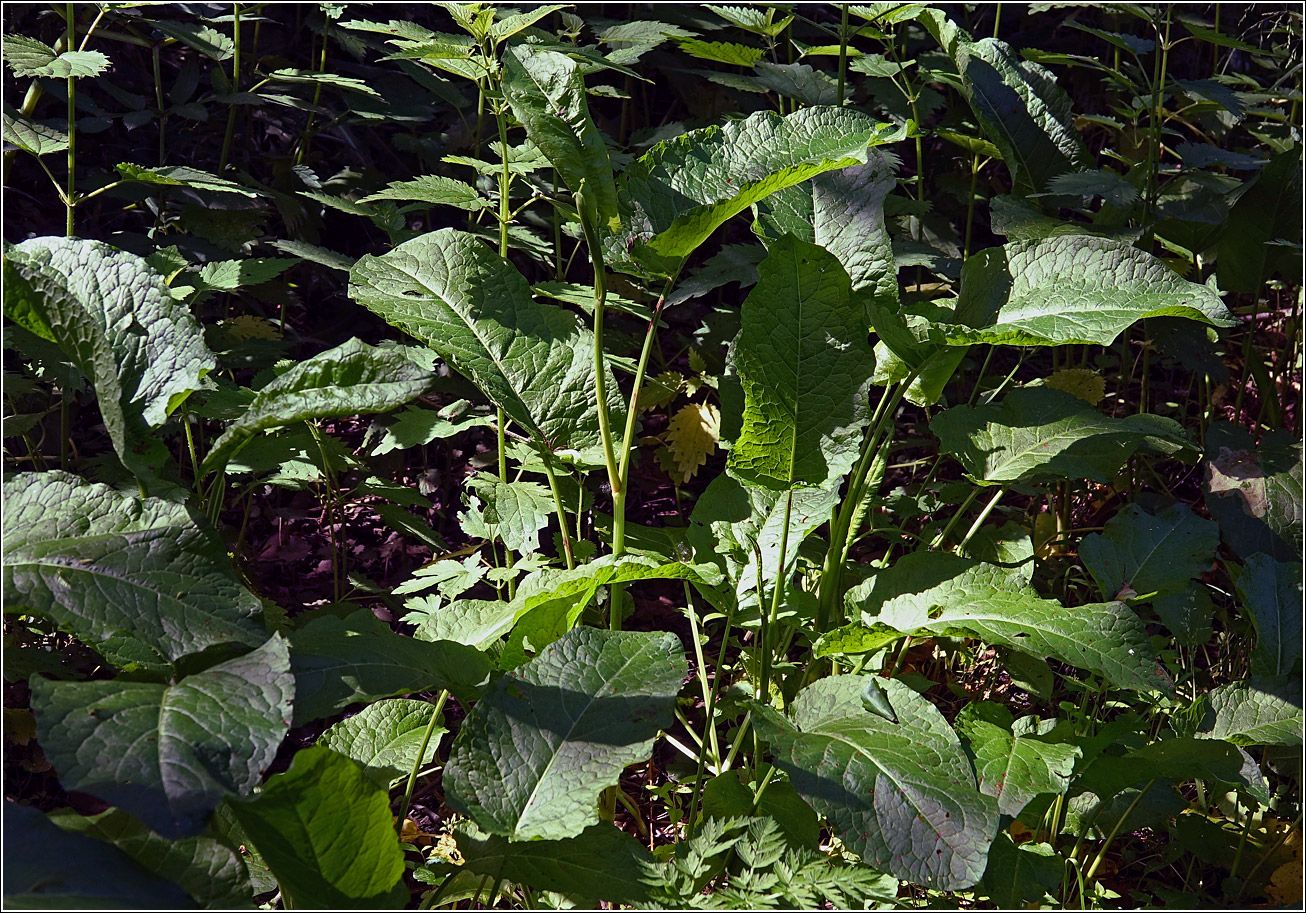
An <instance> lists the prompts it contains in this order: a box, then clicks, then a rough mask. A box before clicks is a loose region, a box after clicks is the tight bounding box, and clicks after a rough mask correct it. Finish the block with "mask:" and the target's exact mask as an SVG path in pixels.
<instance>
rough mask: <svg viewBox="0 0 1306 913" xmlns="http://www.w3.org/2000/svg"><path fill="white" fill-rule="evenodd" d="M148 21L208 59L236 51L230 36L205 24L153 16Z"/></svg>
mask: <svg viewBox="0 0 1306 913" xmlns="http://www.w3.org/2000/svg"><path fill="white" fill-rule="evenodd" d="M148 21H149V24H150V25H151V26H152V27H153V28H156V29H158V30H159V31H160V32H162V33H163V34H165V35H167V36H168V37H169V38H175V39H176V40H177V41H180V42H181V43H182V44H185V45H188V46H189V47H192V48H194V49H195V50H197V51H199V52H200V53H201V54H203V55H204V56H205V57H207V58H209V59H210V60H226V59H227V58H229V57H231V55H232V54H234V53H235V51H236V43H235V42H234V41H232V40H231V38H229V37H228V36H226V35H224V34H222V33H221V32H219V31H218V30H217V29H213V28H209V27H208V26H206V25H199V24H197V23H192V22H178V21H176V20H174V19H155V18H154V17H150V19H149V20H148Z"/></svg>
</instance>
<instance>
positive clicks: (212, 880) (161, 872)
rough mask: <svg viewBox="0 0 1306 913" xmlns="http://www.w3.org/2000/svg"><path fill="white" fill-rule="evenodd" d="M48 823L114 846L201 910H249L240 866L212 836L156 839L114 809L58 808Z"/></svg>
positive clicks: (245, 878)
mask: <svg viewBox="0 0 1306 913" xmlns="http://www.w3.org/2000/svg"><path fill="white" fill-rule="evenodd" d="M50 820H52V821H53V822H54V823H55V824H57V825H59V827H61V828H63V829H64V830H65V831H69V832H71V833H74V834H85V835H87V836H88V837H94V838H96V839H97V840H102V841H104V842H105V843H107V844H110V845H112V846H116V847H117V848H118V849H120V850H122V851H123V852H124V853H126V854H127V855H128V856H130V857H131V858H132V859H134V860H136V862H137V863H138V864H139V865H140V866H142V867H143V868H145V869H146V870H148V871H150V872H153V873H155V874H156V875H158V876H160V877H162V878H166V879H168V880H169V881H172V882H176V883H177V884H178V885H180V886H181V887H182V888H184V889H185V891H186V893H188V894H190V896H191V897H193V898H194V899H195V900H196V901H198V902H199V903H200V904H202V905H204V906H205V907H209V908H214V907H218V908H221V907H228V908H230V907H250V906H253V903H254V898H253V895H252V893H251V891H250V881H249V874H248V873H247V872H246V870H245V863H244V862H243V861H242V860H241V858H240V855H239V854H238V853H237V852H236V851H235V850H233V849H232V848H231V847H229V846H227V845H226V844H225V843H222V842H220V841H218V840H215V839H214V838H212V837H209V836H205V835H200V836H198V837H183V838H181V839H170V838H167V837H162V836H160V835H159V834H156V833H154V832H153V831H151V830H150V829H149V828H147V827H146V826H145V825H144V824H142V823H141V822H140V821H138V820H137V819H135V818H133V817H132V816H131V815H129V814H127V813H126V812H125V811H123V810H122V809H119V808H111V809H109V810H108V811H104V812H101V813H100V814H98V815H91V816H85V815H79V814H78V813H77V812H75V811H73V810H72V809H61V810H59V811H57V812H54V813H53V814H52V815H51V816H50ZM79 860H80V857H79Z"/></svg>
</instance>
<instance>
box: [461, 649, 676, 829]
mask: <svg viewBox="0 0 1306 913" xmlns="http://www.w3.org/2000/svg"><path fill="white" fill-rule="evenodd" d="M686 668H687V666H686V663H685V658H684V651H683V650H682V648H681V646H680V641H679V640H678V639H677V638H676V637H675V635H672V634H654V633H642V632H636V631H601V630H598V629H595V628H577V629H575V630H573V631H569V632H568V633H566V634H564V635H563V636H562V637H561V638H560V639H559V640H557V641H555V642H554V643H552V644H550V645H549V646H548V647H546V648H545V649H544V651H543V652H541V653H540V655H539V656H537V657H536V658H535V659H533V660H531V661H530V662H529V663H527V664H526V665H525V666H524V667H522V668H521V669H520V670H517V671H514V672H509V673H508V674H507V675H505V676H503V677H502V678H501V679H499V680H498V681H497V682H495V683H494V684H493V685H492V686H491V687H490V689H489V690H488V691H487V692H486V694H485V697H484V698H482V700H481V701H480V703H478V704H477V705H476V707H475V708H474V709H473V710H472V712H471V714H470V715H469V716H468V717H467V719H466V720H465V721H464V722H463V727H462V731H461V732H459V734H458V738H457V739H456V740H455V742H454V746H453V751H452V754H451V755H450V758H449V763H448V764H447V765H446V767H445V771H444V787H445V791H446V799H447V801H448V803H449V805H450V806H451V807H452V808H454V809H455V810H457V811H459V812H462V813H463V814H467V815H470V816H471V817H472V818H473V820H475V821H476V823H477V824H478V825H479V826H480V827H482V828H484V829H485V830H487V831H489V832H490V833H493V834H499V835H501V836H505V837H508V838H509V839H511V840H531V839H547V840H557V839H562V838H567V837H575V836H577V835H578V834H580V833H581V832H582V831H584V830H585V829H586V828H587V827H589V826H590V825H592V824H596V823H597V822H598V808H597V802H598V797H599V794H600V793H601V792H602V791H603V789H604V788H605V787H607V786H610V785H612V784H614V783H616V782H617V778H618V777H619V776H620V775H621V771H622V770H623V769H624V768H625V767H626V766H627V765H628V764H634V763H636V762H639V761H643V760H646V759H647V758H648V756H649V752H650V751H651V750H652V748H653V739H654V738H655V737H656V735H657V733H658V730H659V729H660V728H663V727H666V726H669V725H670V724H671V722H672V715H671V710H672V706H673V704H674V702H675V697H676V694H677V692H679V690H680V682H681V680H682V678H683V677H684V675H685V671H686Z"/></svg>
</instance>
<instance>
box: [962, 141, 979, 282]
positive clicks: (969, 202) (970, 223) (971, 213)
mask: <svg viewBox="0 0 1306 913" xmlns="http://www.w3.org/2000/svg"><path fill="white" fill-rule="evenodd" d="M982 167H983V166H982V165H981V164H980V160H979V155H978V154H975V155H972V156H971V157H970V193H969V194H968V195H967V197H966V241H965V243H964V244H963V245H962V250H961V259H962V260H963V261H964V260H966V259H967V258H968V257H970V236H971V229H972V228H974V227H975V190H976V188H977V187H978V186H979V173H980V168H982Z"/></svg>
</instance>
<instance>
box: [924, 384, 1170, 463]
mask: <svg viewBox="0 0 1306 913" xmlns="http://www.w3.org/2000/svg"><path fill="white" fill-rule="evenodd" d="M930 430H931V431H933V432H934V434H935V436H936V437H938V439H939V442H940V444H941V445H942V448H943V451H944V452H945V453H951V454H952V455H953V456H955V457H956V458H957V459H958V460H960V461H961V465H962V466H964V467H965V468H966V472H967V473H968V474H969V475H970V477H971V478H972V479H974V480H975V481H976V482H979V483H980V484H981V485H999V484H1005V483H1008V482H1036V481H1045V480H1049V479H1063V478H1068V479H1092V480H1093V481H1095V482H1100V483H1103V484H1106V483H1107V482H1110V481H1111V479H1112V478H1114V477H1115V474H1116V473H1117V472H1119V471H1120V468H1121V467H1122V466H1124V465H1125V461H1126V460H1128V459H1129V457H1130V456H1132V455H1133V454H1134V453H1135V452H1136V451H1138V450H1141V449H1145V450H1151V451H1154V452H1160V453H1173V452H1175V451H1177V450H1180V449H1183V448H1184V447H1189V446H1191V445H1190V444H1189V443H1188V439H1187V435H1186V433H1185V432H1184V429H1183V428H1182V427H1181V426H1180V425H1179V424H1178V423H1177V422H1174V421H1172V420H1170V419H1167V418H1162V417H1161V416H1158V415H1149V414H1147V413H1143V414H1140V415H1129V416H1126V417H1125V418H1110V417H1108V416H1106V415H1103V414H1102V413H1101V412H1098V411H1097V410H1096V409H1094V408H1093V407H1092V406H1090V405H1088V404H1087V403H1085V402H1084V401H1083V400H1081V399H1079V398H1078V397H1076V396H1073V395H1071V394H1069V393H1065V392H1063V391H1061V390H1054V389H1052V388H1051V387H1024V388H1021V389H1018V390H1013V391H1011V392H1010V393H1008V394H1007V396H1006V397H1005V398H1004V399H1003V400H1002V402H1001V403H998V404H996V405H988V406H954V407H953V408H951V409H947V410H945V411H943V412H942V413H940V414H938V415H936V416H935V417H934V418H933V419H931V421H930Z"/></svg>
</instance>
